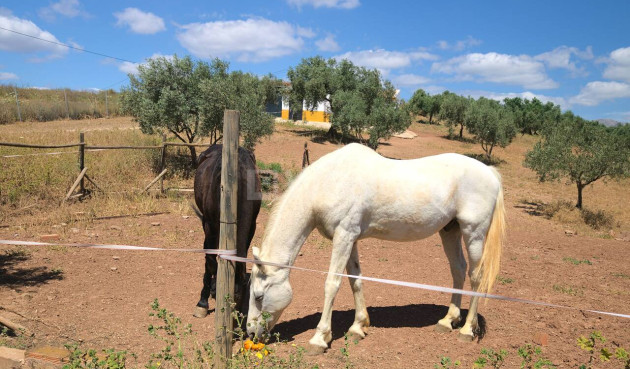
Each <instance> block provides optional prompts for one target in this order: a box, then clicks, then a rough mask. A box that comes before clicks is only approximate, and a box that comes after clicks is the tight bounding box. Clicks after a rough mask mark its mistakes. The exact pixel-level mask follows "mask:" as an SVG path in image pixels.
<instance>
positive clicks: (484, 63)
mask: <svg viewBox="0 0 630 369" xmlns="http://www.w3.org/2000/svg"><path fill="white" fill-rule="evenodd" d="M431 72H435V73H444V74H453V75H455V78H456V79H457V80H462V81H477V82H493V83H500V84H507V85H520V86H523V87H525V88H534V89H549V88H556V87H558V84H557V83H556V82H555V81H553V80H552V79H551V78H549V76H547V73H546V72H545V66H544V64H543V63H542V62H540V61H537V60H534V59H533V58H532V57H530V56H527V55H520V56H516V55H507V54H499V53H495V52H491V53H487V54H479V53H473V54H466V55H462V56H458V57H455V58H452V59H449V60H447V61H445V62H436V63H433V66H432V67H431Z"/></svg>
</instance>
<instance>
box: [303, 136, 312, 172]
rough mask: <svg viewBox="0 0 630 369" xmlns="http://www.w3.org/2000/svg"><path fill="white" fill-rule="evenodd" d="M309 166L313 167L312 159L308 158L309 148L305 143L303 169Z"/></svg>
mask: <svg viewBox="0 0 630 369" xmlns="http://www.w3.org/2000/svg"><path fill="white" fill-rule="evenodd" d="M307 165H311V159H309V157H308V146H307V145H306V142H304V154H302V169H304V168H305V167H306V166H307Z"/></svg>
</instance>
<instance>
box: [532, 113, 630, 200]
mask: <svg viewBox="0 0 630 369" xmlns="http://www.w3.org/2000/svg"><path fill="white" fill-rule="evenodd" d="M625 140H627V138H625V137H624V135H623V134H617V133H616V132H615V131H611V130H608V129H606V127H604V126H602V125H600V124H599V123H597V122H592V121H587V120H584V119H582V118H580V117H577V116H575V115H573V113H571V112H566V113H564V114H562V116H561V118H560V120H559V122H558V123H557V124H555V125H552V126H547V127H544V128H543V130H542V140H541V141H540V142H538V143H537V144H536V145H534V148H533V149H532V150H531V151H529V152H528V153H527V155H526V158H525V162H524V165H525V166H526V167H528V168H531V169H533V170H535V171H536V173H537V174H538V178H539V180H540V181H549V180H558V179H560V178H566V179H567V180H568V181H569V182H570V183H574V184H575V185H576V187H577V203H576V205H575V206H576V207H577V208H579V209H582V204H583V202H582V190H583V189H584V187H586V186H587V185H589V184H591V183H593V182H595V181H598V180H600V179H602V178H613V179H619V178H623V177H628V176H629V175H630V169H629V168H630V157H629V155H630V154H629V153H630V149H629V148H628V147H627V146H624V145H623V144H624V142H625V143H627V142H626V141H625ZM620 145H621V146H620Z"/></svg>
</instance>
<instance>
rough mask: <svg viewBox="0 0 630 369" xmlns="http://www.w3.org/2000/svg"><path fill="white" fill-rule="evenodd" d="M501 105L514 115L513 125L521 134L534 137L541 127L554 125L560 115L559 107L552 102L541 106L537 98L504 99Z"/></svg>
mask: <svg viewBox="0 0 630 369" xmlns="http://www.w3.org/2000/svg"><path fill="white" fill-rule="evenodd" d="M503 103H504V104H505V106H506V107H507V108H508V109H509V110H510V111H511V112H512V114H513V115H514V123H515V124H516V126H517V127H518V129H519V131H520V132H521V134H529V135H536V134H538V133H539V132H540V131H541V130H542V128H543V127H545V126H548V125H553V124H556V123H557V122H558V120H559V119H560V115H561V111H560V106H558V105H555V104H554V103H552V102H547V103H546V104H543V103H542V102H541V101H540V100H538V99H537V98H533V99H532V100H527V99H525V100H523V99H521V98H520V97H514V98H506V99H504V100H503Z"/></svg>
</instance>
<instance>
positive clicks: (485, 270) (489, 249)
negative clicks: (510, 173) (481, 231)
mask: <svg viewBox="0 0 630 369" xmlns="http://www.w3.org/2000/svg"><path fill="white" fill-rule="evenodd" d="M491 169H492V171H493V173H494V174H495V175H496V176H497V178H498V179H499V181H500V180H501V176H500V174H499V172H497V171H496V169H494V168H491ZM505 226H506V223H505V207H504V204H503V186H501V187H500V188H499V194H498V196H497V201H496V203H495V205H494V212H493V214H492V222H491V223H490V227H489V228H488V233H487V234H486V239H485V240H484V243H483V254H482V255H481V261H480V263H479V265H478V266H477V269H476V270H475V271H474V273H473V275H474V276H475V277H476V278H478V279H479V290H478V291H479V292H482V293H490V292H491V291H492V286H493V285H494V282H495V280H496V278H497V276H498V275H499V268H500V264H501V252H502V248H503V247H502V246H503V240H504V239H505Z"/></svg>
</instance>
